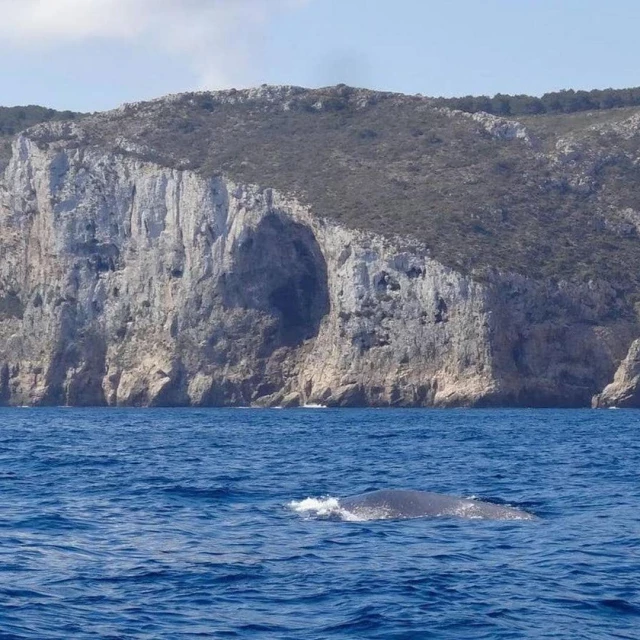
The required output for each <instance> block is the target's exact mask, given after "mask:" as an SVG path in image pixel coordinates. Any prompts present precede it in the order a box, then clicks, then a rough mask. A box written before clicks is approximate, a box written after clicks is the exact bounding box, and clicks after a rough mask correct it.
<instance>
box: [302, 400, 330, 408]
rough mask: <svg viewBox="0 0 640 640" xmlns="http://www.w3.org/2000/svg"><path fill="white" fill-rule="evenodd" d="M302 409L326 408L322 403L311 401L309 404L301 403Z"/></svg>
mask: <svg viewBox="0 0 640 640" xmlns="http://www.w3.org/2000/svg"><path fill="white" fill-rule="evenodd" d="M301 408H302V409H326V408H327V407H326V405H324V404H315V403H313V402H310V403H309V404H303V405H302V407H301Z"/></svg>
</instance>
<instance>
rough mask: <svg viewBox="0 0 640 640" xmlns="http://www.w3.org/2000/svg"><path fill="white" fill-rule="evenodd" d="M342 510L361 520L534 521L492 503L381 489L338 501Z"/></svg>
mask: <svg viewBox="0 0 640 640" xmlns="http://www.w3.org/2000/svg"><path fill="white" fill-rule="evenodd" d="M339 503H340V507H341V508H342V509H344V510H345V511H347V512H349V513H351V514H353V515H355V516H357V517H358V518H359V519H364V520H373V519H393V518H398V519H400V518H422V517H428V516H432V517H439V516H456V517H462V518H484V519H492V520H532V519H533V518H534V516H532V515H531V514H530V513H527V512H525V511H521V510H520V509H515V508H513V507H507V506H504V505H500V504H494V503H492V502H485V501H482V500H473V499H471V498H461V497H458V496H450V495H445V494H440V493H431V492H428V491H415V490H410V489H381V490H378V491H370V492H367V493H361V494H359V495H355V496H349V497H347V498H341V499H340V500H339Z"/></svg>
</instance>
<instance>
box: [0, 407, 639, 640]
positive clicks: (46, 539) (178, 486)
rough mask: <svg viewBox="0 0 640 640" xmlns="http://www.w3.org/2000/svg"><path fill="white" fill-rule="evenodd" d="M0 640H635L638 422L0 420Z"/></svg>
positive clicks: (588, 417)
mask: <svg viewBox="0 0 640 640" xmlns="http://www.w3.org/2000/svg"><path fill="white" fill-rule="evenodd" d="M382 488H407V489H420V490H426V491H435V492H442V493H448V494H455V495H459V496H464V497H471V496H473V497H476V498H478V499H483V500H488V501H493V502H498V503H501V504H506V505H511V506H514V507H517V508H519V509H522V510H524V511H527V512H530V513H532V514H535V515H536V516H538V517H537V519H536V520H534V521H490V520H476V519H463V518H452V517H441V518H418V519H408V520H397V519H396V520H394V519H391V520H382V521H377V520H357V519H355V520H353V519H351V520H350V519H344V518H341V517H339V514H338V517H336V513H335V512H334V513H333V514H332V515H330V516H329V517H327V515H326V514H325V513H324V512H323V510H322V509H321V508H308V507H309V505H312V506H313V505H314V504H317V505H321V506H322V505H326V504H332V503H331V501H332V500H333V499H338V498H340V497H342V496H348V495H351V494H357V493H361V492H364V491H369V490H373V489H382ZM308 498H310V499H311V500H310V501H306V502H304V501H305V500H307V499H308ZM301 503H302V504H304V505H305V506H306V507H307V508H302V507H301ZM10 638H16V639H17V638H30V639H31V638H33V639H38V640H45V639H48V638H64V639H84V638H87V639H88V638H92V639H94V638H113V639H115V638H127V639H128V638H148V639H154V640H155V639H158V638H162V639H164V638H277V639H292V640H293V639H295V640H301V639H305V640H306V639H315V638H318V639H320V638H322V639H324V638H384V639H407V640H408V639H413V638H492V639H493V638H572V639H575V638H640V412H633V411H623V410H620V411H586V410H585V411H573V410H563V411H553V410H518V411H511V410H491V411H480V410H473V411H465V410H448V411H435V410H398V411H396V410H329V409H322V410H320V409H316V410H314V409H299V410H282V411H278V410H249V409H247V410H245V409H237V410H235V409H226V410H183V409H173V410H164V409H151V410H126V409H1V410H0V639H2V640H7V639H10Z"/></svg>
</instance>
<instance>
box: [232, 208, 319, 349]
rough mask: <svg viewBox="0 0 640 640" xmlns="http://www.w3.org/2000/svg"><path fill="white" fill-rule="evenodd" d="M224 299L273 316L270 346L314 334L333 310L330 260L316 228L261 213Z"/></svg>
mask: <svg viewBox="0 0 640 640" xmlns="http://www.w3.org/2000/svg"><path fill="white" fill-rule="evenodd" d="M225 302H226V304H227V305H229V306H235V307H238V306H239V307H244V308H248V309H257V310H260V311H263V312H266V313H267V314H269V315H270V316H271V317H272V318H273V320H274V325H273V326H271V327H270V329H269V331H268V334H269V336H270V337H269V340H268V342H269V349H275V348H278V347H280V346H295V345H297V344H300V343H301V342H303V341H305V340H308V339H309V338H313V337H314V336H316V335H317V334H318V331H319V328H320V323H321V322H322V318H323V317H324V316H325V315H326V314H327V313H328V312H329V293H328V284H327V265H326V262H325V259H324V256H323V254H322V251H321V249H320V246H319V245H318V242H317V240H316V238H315V236H314V234H313V232H312V230H311V229H310V228H309V227H307V226H306V225H304V224H301V223H299V222H296V221H294V220H291V219H290V218H288V217H285V216H284V215H278V214H276V213H271V214H269V215H267V216H265V217H264V218H262V220H261V221H260V223H259V224H258V225H257V226H256V227H255V229H253V230H252V231H251V232H250V234H249V235H247V236H246V237H245V238H243V240H242V242H239V243H238V247H237V249H236V252H235V255H234V264H233V270H232V272H231V273H228V274H227V277H226V278H225ZM265 346H266V345H265Z"/></svg>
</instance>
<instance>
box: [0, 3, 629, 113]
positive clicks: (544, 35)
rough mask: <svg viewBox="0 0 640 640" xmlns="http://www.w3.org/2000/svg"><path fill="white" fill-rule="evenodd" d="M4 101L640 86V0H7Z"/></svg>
mask: <svg viewBox="0 0 640 640" xmlns="http://www.w3.org/2000/svg"><path fill="white" fill-rule="evenodd" d="M0 11H1V13H0V15H2V18H3V19H2V21H1V23H0V56H1V58H0V59H1V61H2V62H1V63H0V105H16V104H42V105H46V106H51V107H55V108H68V109H74V110H85V111H86V110H100V109H106V108H111V107H115V106H117V105H118V104H121V103H122V102H131V101H136V100H143V99H148V98H152V97H157V96H160V95H164V94H167V93H175V92H179V91H188V90H196V89H204V88H211V89H216V88H223V87H237V88H240V87H246V86H253V85H259V84H262V83H264V82H266V83H270V84H298V85H303V86H321V85H329V84H336V83H339V82H344V83H347V84H352V85H356V86H366V87H370V88H375V89H385V90H392V91H401V92H404V93H422V94H425V95H433V96H436V95H445V96H452V95H467V94H475V95H478V94H489V95H493V94H494V93H497V92H503V93H529V94H533V95H540V94H542V93H544V92H546V91H553V90H558V89H563V88H576V89H590V88H605V87H618V88H619V87H627V86H638V85H640V50H639V49H638V47H637V31H638V27H639V26H640V2H638V1H637V0H608V2H604V0H597V1H596V0H448V1H445V0H440V1H436V0H0Z"/></svg>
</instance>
